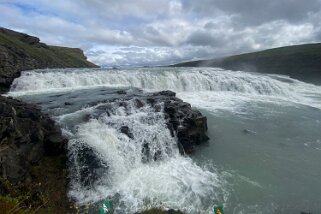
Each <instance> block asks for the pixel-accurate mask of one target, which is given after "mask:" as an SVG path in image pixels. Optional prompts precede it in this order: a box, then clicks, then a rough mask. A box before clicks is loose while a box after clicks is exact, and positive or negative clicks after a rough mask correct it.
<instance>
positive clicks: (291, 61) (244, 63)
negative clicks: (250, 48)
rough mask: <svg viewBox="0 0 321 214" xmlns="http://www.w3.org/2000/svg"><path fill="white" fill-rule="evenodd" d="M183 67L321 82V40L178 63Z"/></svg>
mask: <svg viewBox="0 0 321 214" xmlns="http://www.w3.org/2000/svg"><path fill="white" fill-rule="evenodd" d="M173 66H181V67H199V66H209V67H221V68H224V69H230V70H243V71H251V72H260V73H275V74H283V75H288V76H291V77H293V78H297V79H300V80H303V81H308V82H313V83H315V82H317V83H320V82H321V43H315V44H304V45H295V46H287V47H280V48H274V49H269V50H264V51H259V52H253V53H246V54H240V55H235V56H230V57H225V58H217V59H212V60H199V61H191V62H185V63H180V64H176V65H173Z"/></svg>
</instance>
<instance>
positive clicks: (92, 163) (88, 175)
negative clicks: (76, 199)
mask: <svg viewBox="0 0 321 214" xmlns="http://www.w3.org/2000/svg"><path fill="white" fill-rule="evenodd" d="M78 151H79V152H78V154H77V155H76V158H77V159H78V160H77V162H78V163H79V167H77V168H76V169H71V170H76V171H75V172H73V173H72V174H73V175H79V177H78V176H77V177H76V178H75V179H79V181H80V184H81V185H83V186H85V187H88V186H89V187H90V186H93V185H94V184H95V182H97V181H98V180H99V178H100V177H101V176H102V174H103V173H106V172H107V170H108V166H107V164H106V163H103V162H102V160H101V158H100V157H98V154H97V153H96V152H95V151H94V150H93V149H92V148H90V147H88V146H85V145H83V148H82V149H79V150H78Z"/></svg>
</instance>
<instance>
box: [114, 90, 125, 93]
mask: <svg viewBox="0 0 321 214" xmlns="http://www.w3.org/2000/svg"><path fill="white" fill-rule="evenodd" d="M116 93H117V94H126V91H124V90H119V91H116Z"/></svg>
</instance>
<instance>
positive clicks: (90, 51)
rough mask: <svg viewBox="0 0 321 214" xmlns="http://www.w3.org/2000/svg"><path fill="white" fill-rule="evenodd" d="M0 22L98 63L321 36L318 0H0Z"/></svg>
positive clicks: (174, 58) (224, 51) (219, 52)
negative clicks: (77, 49)
mask: <svg viewBox="0 0 321 214" xmlns="http://www.w3.org/2000/svg"><path fill="white" fill-rule="evenodd" d="M0 14H1V15H0V16H1V19H0V25H1V26H3V27H7V28H11V29H14V30H18V31H23V32H25V33H29V34H32V35H35V36H38V37H40V38H41V40H42V41H43V42H46V43H48V44H53V45H63V46H73V47H81V48H83V49H84V50H85V53H86V54H87V55H88V58H89V59H90V60H92V61H93V62H95V63H97V64H100V65H103V66H112V65H124V66H131V65H134V66H137V65H162V64H171V63H175V62H180V61H187V60H193V59H201V58H215V57H221V56H226V55H231V54H238V53H243V52H249V51H254V50H261V49H265V48H273V47H278V46H284V45H293V44H300V43H309V42H319V41H320V39H321V27H320V23H321V18H320V17H321V0H309V1H302V0H269V1H257V0H200V1H195V0H167V1H156V0H136V1H131V0H109V1H105V0H77V1H76V0H55V1H51V0H30V1H24V0H0Z"/></svg>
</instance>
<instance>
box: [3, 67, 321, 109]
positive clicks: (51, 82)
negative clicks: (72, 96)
mask: <svg viewBox="0 0 321 214" xmlns="http://www.w3.org/2000/svg"><path fill="white" fill-rule="evenodd" d="M99 86H105V87H137V88H142V89H144V90H148V91H157V90H173V91H175V92H177V93H178V97H180V98H182V99H184V100H186V101H187V102H190V103H191V104H192V105H194V106H195V107H200V108H206V106H211V110H213V109H221V108H223V109H229V110H231V109H232V108H235V107H236V106H238V105H240V104H242V103H247V102H252V101H255V102H257V101H263V102H267V101H272V102H282V104H285V105H288V104H289V103H295V104H303V105H308V106H312V107H315V108H321V101H320V100H319V99H315V98H319V97H321V87H319V86H315V85H312V84H308V83H304V82H300V81H298V80H295V79H291V78H289V77H286V76H280V75H262V74H256V73H248V72H242V71H237V72H235V71H228V70H222V69H218V68H137V69H128V70H107V69H96V70H90V69H77V70H70V69H51V70H36V71H27V72H23V73H22V75H21V77H19V78H17V79H15V80H14V82H13V84H12V86H11V90H10V93H9V94H10V95H12V96H21V95H25V94H37V93H46V92H57V91H66V90H79V89H84V88H94V87H99ZM199 98H201V99H199ZM213 106H215V107H216V108H212V107H213Z"/></svg>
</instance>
